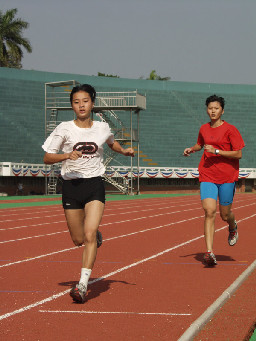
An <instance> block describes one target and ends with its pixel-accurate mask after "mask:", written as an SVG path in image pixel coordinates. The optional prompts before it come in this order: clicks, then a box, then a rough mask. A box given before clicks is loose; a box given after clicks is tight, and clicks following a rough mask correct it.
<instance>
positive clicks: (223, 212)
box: [219, 204, 236, 230]
mask: <svg viewBox="0 0 256 341" xmlns="http://www.w3.org/2000/svg"><path fill="white" fill-rule="evenodd" d="M219 208H220V216H221V219H222V220H223V221H226V222H227V223H228V225H229V226H230V229H231V230H233V229H235V228H236V224H235V216H234V213H233V212H232V211H231V208H232V204H230V205H228V206H222V205H219Z"/></svg>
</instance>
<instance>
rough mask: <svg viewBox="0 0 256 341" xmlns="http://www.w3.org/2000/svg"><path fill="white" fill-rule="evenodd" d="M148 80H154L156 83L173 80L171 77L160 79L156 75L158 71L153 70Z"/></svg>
mask: <svg viewBox="0 0 256 341" xmlns="http://www.w3.org/2000/svg"><path fill="white" fill-rule="evenodd" d="M147 79H149V80H153V81H155V80H158V81H168V80H170V79H171V77H160V76H159V75H158V74H157V73H156V70H152V71H151V72H150V75H149V77H148V78H147Z"/></svg>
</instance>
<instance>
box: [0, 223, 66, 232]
mask: <svg viewBox="0 0 256 341" xmlns="http://www.w3.org/2000/svg"><path fill="white" fill-rule="evenodd" d="M60 223H66V220H59V221H51V222H49V223H41V224H32V225H22V226H15V227H10V228H7V229H0V231H9V230H16V229H21V228H24V227H35V226H42V225H52V224H60Z"/></svg>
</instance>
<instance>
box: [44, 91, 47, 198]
mask: <svg viewBox="0 0 256 341" xmlns="http://www.w3.org/2000/svg"><path fill="white" fill-rule="evenodd" d="M44 101H45V104H44V105H45V114H44V134H45V138H46V137H47V132H46V129H47V124H46V121H47V102H46V84H45V86H44ZM47 181H48V179H47V166H46V165H45V181H44V190H45V195H47Z"/></svg>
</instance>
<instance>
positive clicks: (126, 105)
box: [45, 80, 146, 195]
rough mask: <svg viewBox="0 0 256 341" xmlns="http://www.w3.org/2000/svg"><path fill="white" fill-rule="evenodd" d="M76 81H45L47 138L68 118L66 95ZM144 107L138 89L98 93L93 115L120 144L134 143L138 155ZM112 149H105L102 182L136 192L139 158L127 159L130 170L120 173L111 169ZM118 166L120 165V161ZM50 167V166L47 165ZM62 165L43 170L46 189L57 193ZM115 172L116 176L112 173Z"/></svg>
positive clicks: (112, 160) (143, 98)
mask: <svg viewBox="0 0 256 341" xmlns="http://www.w3.org/2000/svg"><path fill="white" fill-rule="evenodd" d="M79 84H80V83H78V82H77V81H75V80H71V81H62V82H51V83H45V137H46V138H47V137H48V136H49V135H50V134H51V132H52V131H53V130H54V129H55V128H56V126H57V125H58V124H59V123H61V122H62V121H65V120H71V119H72V118H73V116H71V115H72V114H71V112H72V108H71V106H70V100H69V95H70V92H71V90H72V88H73V87H74V86H77V85H79ZM145 109H146V97H145V96H143V95H140V94H139V93H138V92H137V91H129V92H97V97H96V101H95V105H94V110H93V116H95V119H98V120H101V121H104V122H107V123H108V124H109V126H110V128H111V130H112V132H113V134H114V136H115V140H117V141H118V142H119V143H120V144H121V145H129V146H133V147H134V148H135V149H136V151H137V155H139V113H140V111H141V110H145ZM119 112H125V113H126V116H128V117H129V119H128V120H127V119H126V120H125V122H124V121H123V120H122V119H121V118H120V116H119V114H118V113H119ZM115 154H116V153H115V152H113V151H112V150H111V149H110V148H106V150H105V151H104V166H105V167H106V172H105V174H104V178H105V181H106V182H108V183H109V184H111V185H113V186H114V187H115V188H116V190H117V191H120V192H122V193H124V194H133V193H134V192H137V194H139V177H138V180H137V184H136V187H137V188H136V189H134V184H133V173H134V171H135V172H136V173H137V174H139V168H140V160H139V157H137V158H135V160H133V158H130V171H129V172H126V176H120V173H119V174H118V173H116V172H115V169H114V168H113V162H114V160H115ZM119 166H122V165H121V164H120V162H119ZM48 167H49V166H48ZM60 168H61V164H54V165H52V166H51V169H50V170H49V168H47V169H46V172H48V174H49V176H46V177H45V192H46V193H47V194H51V195H52V194H56V188H57V182H58V179H59V175H60ZM115 175H116V176H115Z"/></svg>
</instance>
